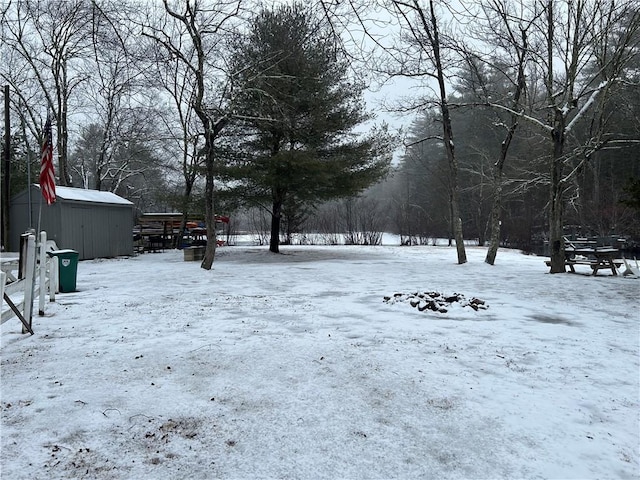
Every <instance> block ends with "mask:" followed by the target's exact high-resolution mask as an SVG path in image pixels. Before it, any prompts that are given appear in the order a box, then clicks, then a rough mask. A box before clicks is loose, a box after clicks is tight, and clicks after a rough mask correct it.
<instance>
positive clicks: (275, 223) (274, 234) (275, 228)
mask: <svg viewBox="0 0 640 480" xmlns="http://www.w3.org/2000/svg"><path fill="white" fill-rule="evenodd" d="M280 197H281V196H280V195H279V194H276V195H274V200H273V210H272V212H271V237H270V239H269V251H270V252H273V253H280V221H281V220H282V200H281V198H280Z"/></svg>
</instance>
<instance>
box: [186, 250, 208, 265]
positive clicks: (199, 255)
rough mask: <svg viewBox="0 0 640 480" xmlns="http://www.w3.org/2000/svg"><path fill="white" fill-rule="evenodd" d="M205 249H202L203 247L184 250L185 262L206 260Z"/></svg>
mask: <svg viewBox="0 0 640 480" xmlns="http://www.w3.org/2000/svg"><path fill="white" fill-rule="evenodd" d="M204 249H205V247H201V246H196V247H187V248H185V249H184V250H183V253H184V261H185V262H194V261H201V260H202V259H203V258H204Z"/></svg>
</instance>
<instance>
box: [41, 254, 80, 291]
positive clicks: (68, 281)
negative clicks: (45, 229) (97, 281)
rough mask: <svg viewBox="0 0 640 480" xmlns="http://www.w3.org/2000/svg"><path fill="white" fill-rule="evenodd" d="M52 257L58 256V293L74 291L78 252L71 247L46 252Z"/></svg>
mask: <svg viewBox="0 0 640 480" xmlns="http://www.w3.org/2000/svg"><path fill="white" fill-rule="evenodd" d="M47 253H48V254H49V255H50V256H52V257H57V258H58V285H59V287H60V293H68V292H75V291H76V278H77V276H78V252H76V251H75V250H71V249H66V250H53V251H51V252H47Z"/></svg>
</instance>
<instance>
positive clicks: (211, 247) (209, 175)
mask: <svg viewBox="0 0 640 480" xmlns="http://www.w3.org/2000/svg"><path fill="white" fill-rule="evenodd" d="M203 123H205V122H203ZM205 125H207V123H205ZM208 130H209V131H208V132H206V133H205V141H204V151H205V158H206V167H207V169H206V183H205V190H204V203H205V218H204V222H205V226H206V228H207V247H206V248H205V251H204V257H203V259H202V263H201V264H200V267H201V268H204V269H205V270H211V267H212V265H213V260H214V258H215V256H216V247H217V246H218V244H217V241H218V239H217V238H216V211H215V208H214V207H215V205H214V184H213V182H214V173H215V151H214V149H213V143H214V140H215V137H216V135H217V132H216V131H215V129H213V128H209V129H208Z"/></svg>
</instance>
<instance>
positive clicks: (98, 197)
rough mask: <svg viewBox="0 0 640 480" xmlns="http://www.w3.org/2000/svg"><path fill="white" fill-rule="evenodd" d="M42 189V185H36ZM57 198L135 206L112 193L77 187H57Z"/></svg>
mask: <svg viewBox="0 0 640 480" xmlns="http://www.w3.org/2000/svg"><path fill="white" fill-rule="evenodd" d="M35 185H36V187H38V188H40V185H38V184H35ZM56 197H60V198H62V199H64V200H75V201H79V202H93V203H115V204H121V205H133V203H132V202H130V201H129V200H127V199H125V198H122V197H120V196H118V195H116V194H115V193H112V192H102V191H99V190H87V189H84V188H75V187H59V186H56Z"/></svg>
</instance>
